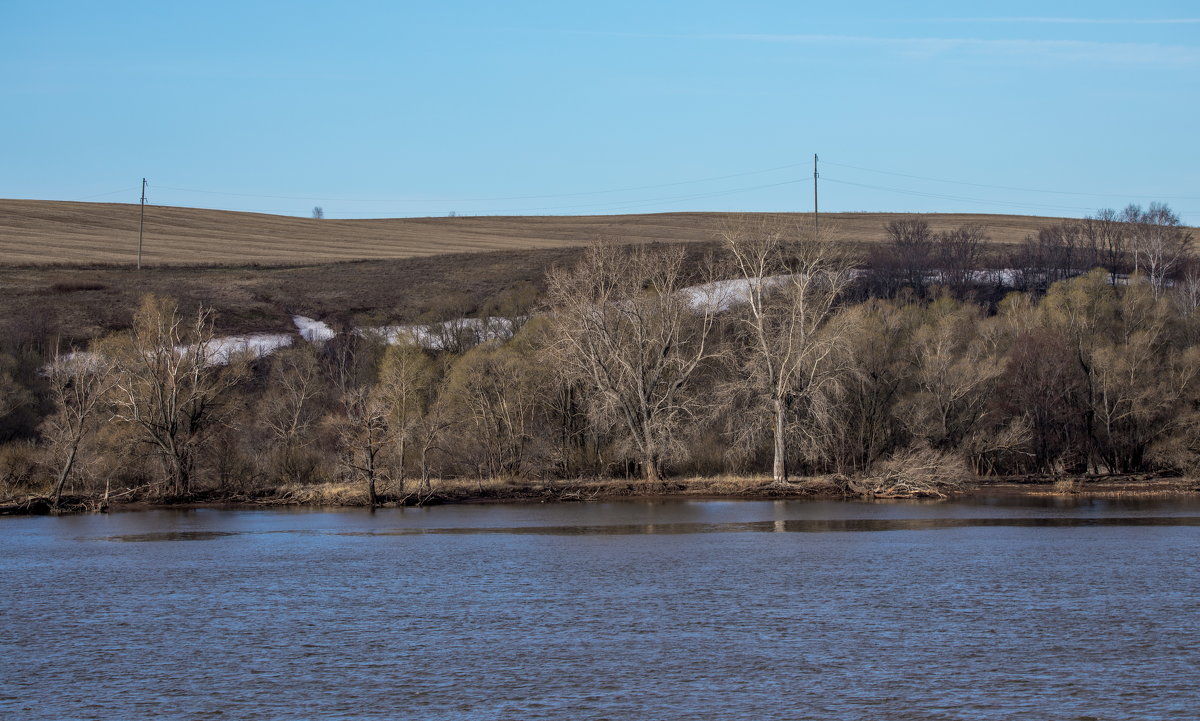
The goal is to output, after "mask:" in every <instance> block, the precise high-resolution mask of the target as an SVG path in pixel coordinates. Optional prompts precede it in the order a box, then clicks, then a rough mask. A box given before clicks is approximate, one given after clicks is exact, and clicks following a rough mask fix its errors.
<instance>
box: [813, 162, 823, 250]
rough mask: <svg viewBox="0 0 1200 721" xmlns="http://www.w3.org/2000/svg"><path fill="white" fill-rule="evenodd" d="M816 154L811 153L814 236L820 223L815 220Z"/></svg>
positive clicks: (819, 227)
mask: <svg viewBox="0 0 1200 721" xmlns="http://www.w3.org/2000/svg"><path fill="white" fill-rule="evenodd" d="M818 177H820V176H819V175H818V174H817V154H816V153H813V235H816V234H817V233H818V232H819V231H820V230H821V225H820V221H819V220H817V178H818Z"/></svg>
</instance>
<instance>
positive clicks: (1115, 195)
mask: <svg viewBox="0 0 1200 721" xmlns="http://www.w3.org/2000/svg"><path fill="white" fill-rule="evenodd" d="M824 162H825V163H826V164H828V165H836V166H838V167H839V168H850V169H851V170H861V171H864V172H867V173H879V174H880V175H895V176H897V177H900V178H913V179H915V180H928V181H931V182H934V183H948V184H951V185H970V186H973V187H976V188H992V189H995V190H1016V191H1019V192H1024V193H1048V194H1052V195H1078V196H1084V197H1093V198H1136V197H1140V196H1145V195H1146V194H1145V193H1079V192H1074V191H1069V190H1038V189H1036V188H1018V187H1014V186H1010V185H987V184H986V183H970V182H967V181H964V180H946V179H945V178H931V177H928V176H925V175H910V174H908V173H896V172H893V171H890V170H876V169H874V168H863V167H860V166H857V165H847V164H845V163H835V162H833V161H831V160H826V161H824ZM1156 197H1159V198H1162V199H1163V200H1200V196H1194V195H1161V196H1156Z"/></svg>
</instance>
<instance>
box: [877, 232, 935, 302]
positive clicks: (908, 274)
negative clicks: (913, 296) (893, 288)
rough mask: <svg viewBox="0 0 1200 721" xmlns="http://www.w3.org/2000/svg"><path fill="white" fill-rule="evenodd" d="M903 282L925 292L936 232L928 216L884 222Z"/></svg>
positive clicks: (919, 292)
mask: <svg viewBox="0 0 1200 721" xmlns="http://www.w3.org/2000/svg"><path fill="white" fill-rule="evenodd" d="M884 230H885V231H886V232H887V237H888V241H889V243H890V245H891V250H892V253H893V255H894V257H895V262H896V265H897V266H898V267H897V270H899V272H900V274H901V282H902V283H904V284H905V285H907V286H908V287H910V288H912V289H913V290H914V291H915V292H916V293H917V294H918V295H924V294H925V286H926V285H927V284H928V282H929V281H928V277H927V276H928V273H929V269H930V266H931V265H932V262H933V249H934V241H935V235H934V232H933V230H932V229H930V227H929V223H927V222H926V221H925V219H924V218H920V217H917V218H906V219H903V220H893V221H892V222H890V223H888V224H887V225H885V226H884Z"/></svg>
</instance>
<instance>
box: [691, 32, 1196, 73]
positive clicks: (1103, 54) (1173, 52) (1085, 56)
mask: <svg viewBox="0 0 1200 721" xmlns="http://www.w3.org/2000/svg"><path fill="white" fill-rule="evenodd" d="M670 37H679V38H693V39H707V40H736V41H748V42H771V43H795V44H801V45H850V46H853V45H859V46H871V47H883V48H892V49H895V50H898V51H901V52H906V53H909V54H912V55H915V56H925V57H931V56H939V55H946V54H950V53H976V54H984V55H1005V56H1015V57H1024V58H1029V57H1041V58H1046V59H1056V60H1071V61H1077V62H1089V63H1100V62H1107V63H1117V64H1137V65H1175V66H1181V65H1200V47H1196V46H1191V45H1163V44H1158V43H1106V42H1091V41H1082V40H983V39H978V38H881V37H870V36H858V35H786V34H752V33H751V34H712V35H686V36H670Z"/></svg>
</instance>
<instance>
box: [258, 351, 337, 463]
mask: <svg viewBox="0 0 1200 721" xmlns="http://www.w3.org/2000/svg"><path fill="white" fill-rule="evenodd" d="M324 390H325V388H324V386H323V384H322V379H321V373H320V367H319V366H318V363H317V359H316V357H315V355H314V353H313V351H312V350H311V348H309V347H300V348H294V349H288V350H285V351H282V352H280V353H279V354H277V355H276V356H275V359H274V360H273V362H272V364H271V373H270V375H269V385H268V388H267V391H266V393H265V395H264V397H263V401H262V407H261V409H260V410H261V412H260V418H261V420H262V423H263V425H264V426H265V427H266V429H267V431H269V433H270V435H271V439H272V440H271V443H272V445H273V446H274V449H275V453H276V463H277V468H276V472H277V473H279V474H280V476H282V477H283V478H285V479H287V480H289V481H292V482H299V481H303V480H306V479H307V478H309V477H311V475H312V472H313V470H314V465H315V464H314V463H313V462H312V461H311V456H310V455H308V454H306V452H305V448H306V447H307V446H308V445H310V444H311V443H312V441H313V436H312V433H311V431H312V427H313V423H314V421H315V420H316V412H317V408H316V406H317V400H318V399H319V398H320V397H321V396H322V395H323V394H324Z"/></svg>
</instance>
